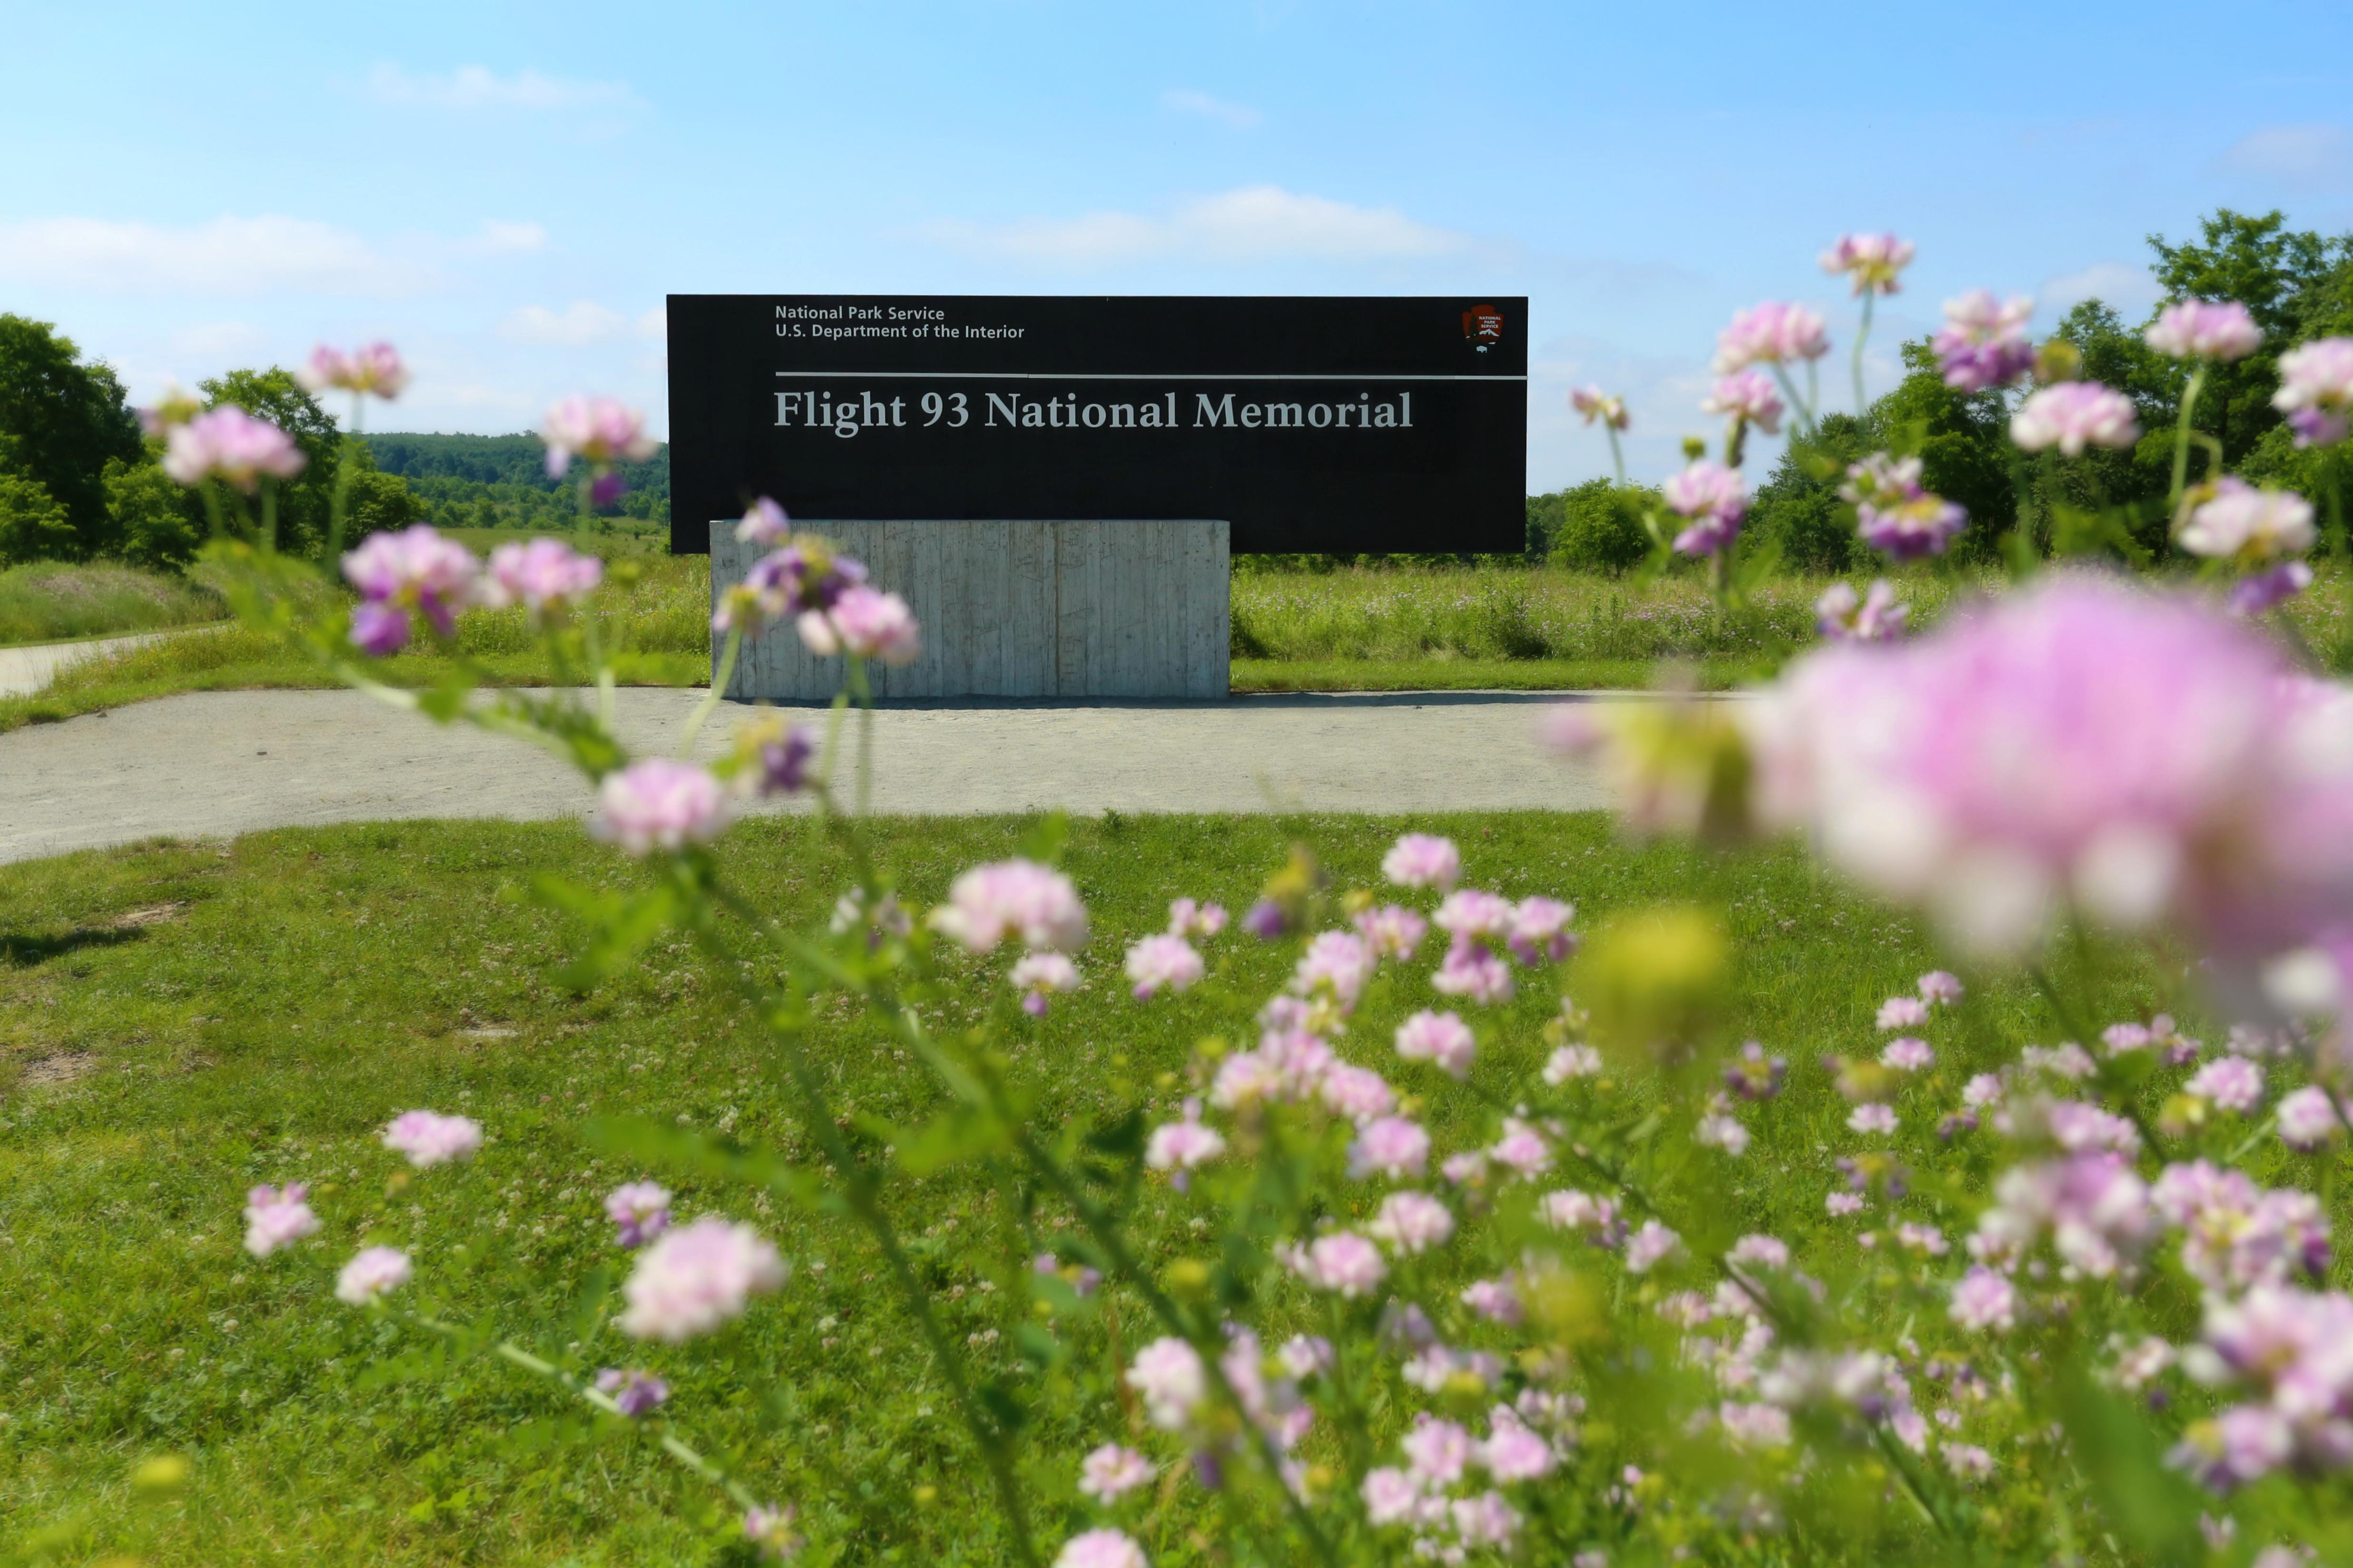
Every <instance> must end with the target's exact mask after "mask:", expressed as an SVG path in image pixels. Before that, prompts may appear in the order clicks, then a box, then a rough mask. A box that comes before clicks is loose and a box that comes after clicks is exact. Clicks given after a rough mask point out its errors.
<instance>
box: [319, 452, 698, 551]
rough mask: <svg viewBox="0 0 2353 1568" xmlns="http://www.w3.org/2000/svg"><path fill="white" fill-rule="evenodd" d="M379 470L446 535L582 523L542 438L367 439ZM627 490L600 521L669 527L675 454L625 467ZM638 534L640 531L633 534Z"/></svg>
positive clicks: (569, 484)
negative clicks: (553, 475)
mask: <svg viewBox="0 0 2353 1568" xmlns="http://www.w3.org/2000/svg"><path fill="white" fill-rule="evenodd" d="M365 439H366V441H367V445H368V450H369V452H370V453H371V454H372V455H373V456H374V457H375V464H376V467H377V468H380V469H382V470H383V471H384V472H385V473H387V474H397V475H399V476H400V477H401V478H403V479H406V480H407V481H408V487H409V489H412V490H414V491H415V492H416V493H417V497H418V499H419V500H422V501H423V502H424V503H425V505H426V509H427V514H428V515H429V517H430V518H431V520H432V521H434V522H435V523H436V524H438V525H439V526H442V527H445V528H560V527H568V526H571V525H572V524H573V522H574V521H575V519H576V518H577V516H578V511H579V499H578V495H577V492H576V490H575V489H574V482H573V481H572V480H569V479H549V478H548V477H547V447H546V445H545V443H543V442H542V441H541V439H540V438H539V437H537V436H533V435H525V434H517V435H512V436H440V435H417V434H413V433H406V432H395V433H389V434H385V435H380V436H378V435H371V436H369V437H365ZM620 475H621V479H622V482H623V483H624V484H625V485H626V486H627V487H628V488H627V489H626V490H625V491H624V492H623V494H622V496H621V499H620V500H617V501H616V502H614V503H613V504H612V505H610V506H606V507H600V508H598V509H597V513H598V515H599V517H600V518H603V519H607V520H611V521H613V522H614V523H615V524H616V525H617V526H619V527H621V528H623V529H625V530H628V529H629V525H630V524H631V523H633V522H634V523H638V524H648V525H659V527H661V528H668V527H669V526H670V447H667V446H664V447H661V448H660V449H659V451H657V452H656V453H655V454H654V455H653V457H652V458H649V460H647V461H645V462H642V463H624V464H622V465H621V466H620ZM630 531H634V530H630Z"/></svg>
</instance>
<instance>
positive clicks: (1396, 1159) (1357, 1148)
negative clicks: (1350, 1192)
mask: <svg viewBox="0 0 2353 1568" xmlns="http://www.w3.org/2000/svg"><path fill="white" fill-rule="evenodd" d="M1429 1166H1430V1134H1429V1133H1428V1132H1427V1131H1423V1129H1422V1126H1421V1124H1420V1123H1419V1122H1418V1121H1412V1120H1410V1119H1409V1118H1407V1117H1403V1116H1384V1117H1381V1118H1380V1119H1379V1120H1377V1121H1371V1122H1367V1123H1366V1125H1365V1127H1364V1128H1363V1129H1362V1130H1361V1131H1358V1132H1357V1134H1356V1141H1355V1142H1352V1143H1350V1144H1349V1145H1348V1175H1349V1178H1350V1179H1351V1180H1358V1181H1360V1180H1362V1179H1363V1178H1364V1177H1366V1176H1368V1175H1371V1174H1372V1173H1374V1172H1376V1171H1377V1172H1379V1173H1381V1174H1382V1175H1385V1176H1387V1177H1388V1178H1389V1179H1390V1180H1391V1181H1402V1180H1406V1179H1408V1178H1419V1176H1420V1175H1421V1173H1423V1172H1424V1171H1425V1170H1427V1169H1428V1168H1429Z"/></svg>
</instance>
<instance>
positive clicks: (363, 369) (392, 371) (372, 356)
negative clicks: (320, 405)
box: [294, 342, 408, 403]
mask: <svg viewBox="0 0 2353 1568" xmlns="http://www.w3.org/2000/svg"><path fill="white" fill-rule="evenodd" d="M294 379H295V380H296V381H299V382H301V384H302V386H303V388H304V389H305V390H306V391H310V392H324V391H326V390H327V388H329V387H331V386H339V387H342V388H343V390H344V391H346V392H354V393H373V394H374V395H376V396H378V397H381V398H383V399H384V400H385V402H387V403H389V402H391V401H392V400H393V399H394V398H396V397H398V396H399V395H400V389H401V388H402V387H404V386H406V385H407V384H408V367H407V366H406V364H404V363H401V359H400V351H399V350H397V349H396V348H394V347H393V346H392V345H391V344H390V343H385V342H375V343H369V344H368V345H366V346H365V347H364V348H356V349H353V350H352V351H351V352H350V353H344V352H343V350H341V349H337V348H331V347H329V346H328V345H327V344H325V343H321V344H320V345H319V346H318V347H317V348H315V349H312V350H311V357H310V359H309V360H307V361H305V362H304V363H303V365H302V368H301V370H298V371H296V372H295V373H294Z"/></svg>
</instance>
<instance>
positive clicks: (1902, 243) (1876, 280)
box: [1821, 234, 1915, 294]
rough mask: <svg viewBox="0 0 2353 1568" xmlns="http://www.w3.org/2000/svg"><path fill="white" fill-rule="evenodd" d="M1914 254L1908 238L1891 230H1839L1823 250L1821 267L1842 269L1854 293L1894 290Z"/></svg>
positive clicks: (1837, 272)
mask: <svg viewBox="0 0 2353 1568" xmlns="http://www.w3.org/2000/svg"><path fill="white" fill-rule="evenodd" d="M1914 254H1915V247H1914V246H1913V244H1912V242H1911V241H1910V240H1908V239H1898V238H1896V237H1894V235H1892V234H1842V235H1841V236H1839V237H1838V243H1837V244H1835V245H1833V246H1831V247H1830V248H1829V249H1828V250H1825V251H1823V252H1822V258H1821V260H1822V270H1823V271H1825V272H1828V273H1830V274H1831V275H1832V276H1836V275H1837V274H1839V273H1841V272H1843V273H1845V274H1846V275H1847V276H1848V277H1849V278H1851V279H1853V281H1854V291H1855V292H1856V293H1857V294H1893V293H1895V292H1896V291H1897V290H1898V289H1900V288H1901V287H1902V284H1901V283H1900V282H1899V281H1898V274H1900V273H1901V272H1902V271H1903V270H1904V269H1905V268H1906V267H1909V266H1911V265H1912V258H1913V255H1914Z"/></svg>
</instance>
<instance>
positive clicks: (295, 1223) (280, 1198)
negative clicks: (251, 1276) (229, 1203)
mask: <svg viewBox="0 0 2353 1568" xmlns="http://www.w3.org/2000/svg"><path fill="white" fill-rule="evenodd" d="M309 1195H310V1189H309V1188H308V1187H305V1186H304V1185H303V1184H301V1183H300V1182H289V1183H287V1184H286V1190H285V1191H284V1192H280V1191H279V1190H278V1189H277V1188H276V1187H272V1186H259V1187H256V1188H254V1189H253V1190H252V1191H251V1192H249V1193H248V1194H246V1197H245V1249H246V1250H247V1251H248V1252H250V1253H251V1254H253V1255H254V1256H255V1257H256V1258H267V1257H269V1255H270V1254H271V1253H273V1252H275V1251H277V1250H278V1249H279V1248H280V1247H291V1246H293V1245H294V1243H296V1242H298V1241H300V1240H301V1239H302V1238H303V1237H306V1236H316V1235H317V1234H318V1232H319V1216H318V1215H315V1214H312V1213H311V1205H309V1204H307V1203H305V1202H304V1201H303V1200H304V1199H305V1198H306V1197H308V1196H309Z"/></svg>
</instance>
